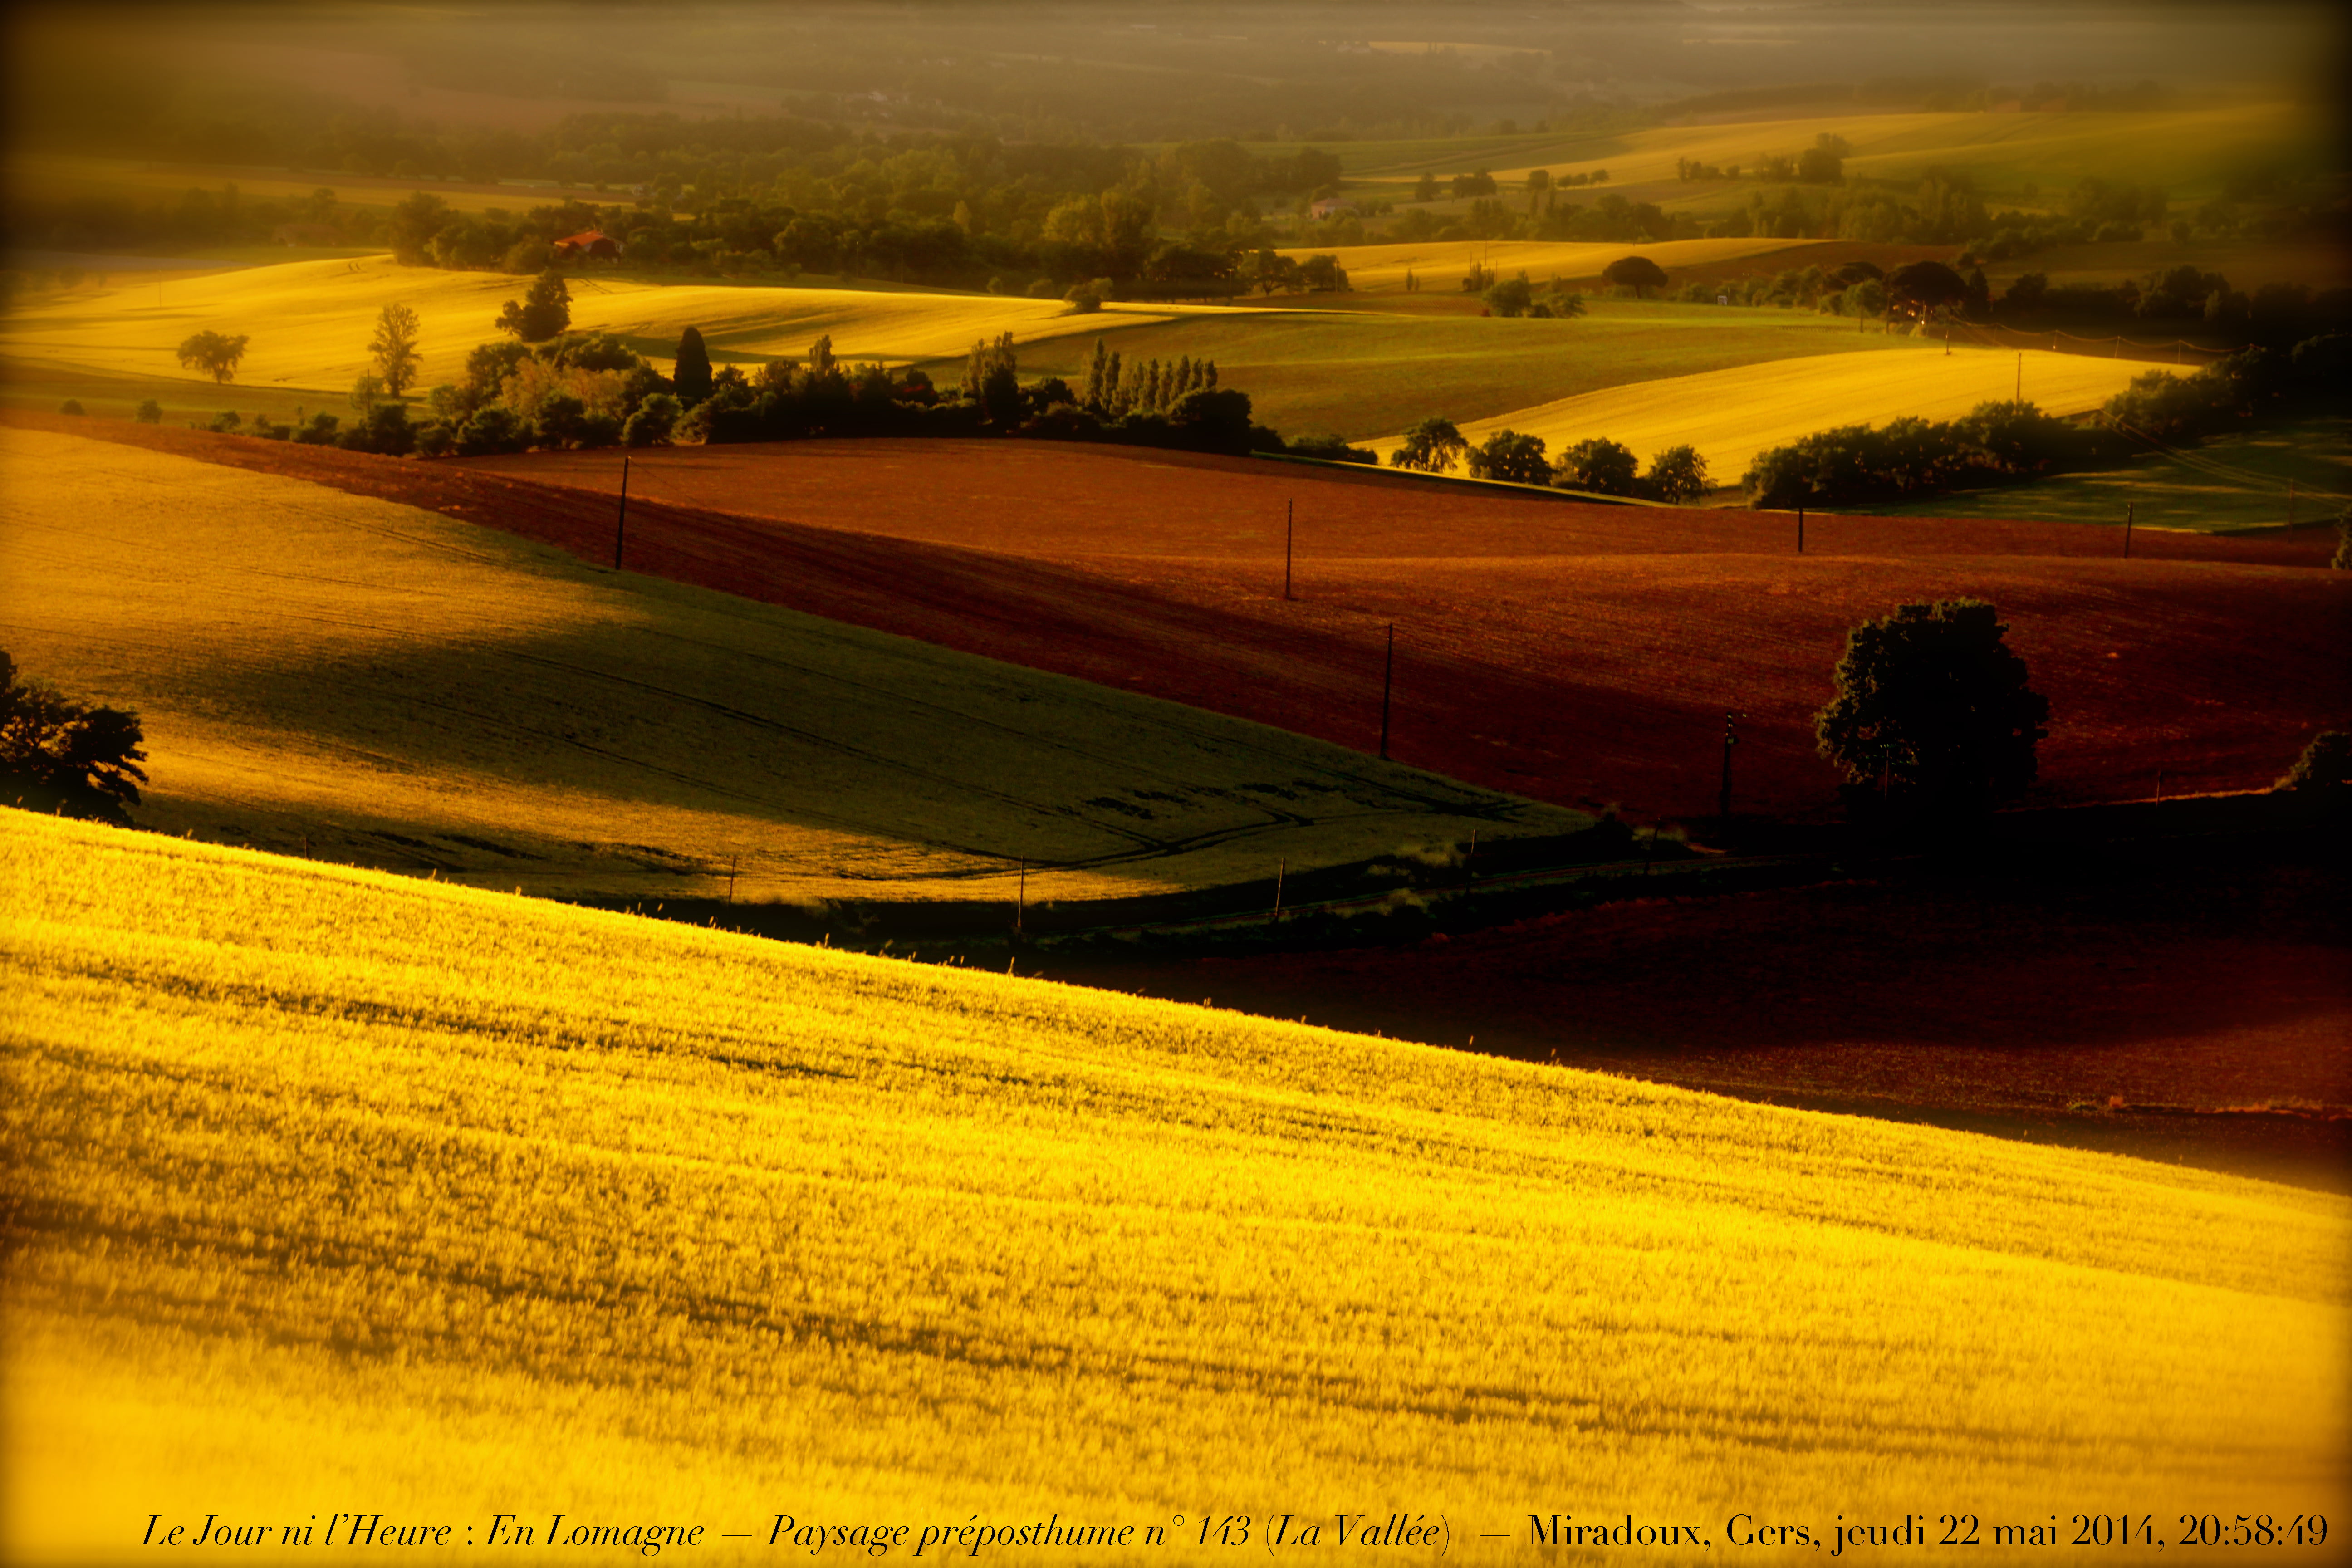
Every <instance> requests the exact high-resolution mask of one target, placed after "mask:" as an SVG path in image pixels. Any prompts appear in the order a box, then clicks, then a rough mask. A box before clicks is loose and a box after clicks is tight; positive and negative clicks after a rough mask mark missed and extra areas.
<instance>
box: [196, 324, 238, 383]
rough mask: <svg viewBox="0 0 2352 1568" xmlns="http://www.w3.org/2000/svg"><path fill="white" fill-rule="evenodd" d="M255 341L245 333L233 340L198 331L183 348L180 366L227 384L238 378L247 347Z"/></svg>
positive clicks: (222, 334)
mask: <svg viewBox="0 0 2352 1568" xmlns="http://www.w3.org/2000/svg"><path fill="white" fill-rule="evenodd" d="M251 341H252V340H251V339H249V338H248V337H247V335H246V334H245V333H243V332H239V333H238V334H237V335H236V337H233V338H232V337H229V336H227V335H226V334H225V333H221V332H198V333H196V334H194V336H193V337H191V338H189V339H188V341H187V342H184V343H182V344H181V345H180V363H182V364H184V365H186V366H187V367H188V368H189V369H190V370H200V371H203V372H204V373H205V374H206V375H209V376H211V377H212V378H213V380H214V381H215V383H217V384H223V385H226V384H227V383H228V382H230V381H232V380H234V379H235V378H236V362H237V361H239V360H241V359H243V358H244V357H245V345H246V344H247V342H251Z"/></svg>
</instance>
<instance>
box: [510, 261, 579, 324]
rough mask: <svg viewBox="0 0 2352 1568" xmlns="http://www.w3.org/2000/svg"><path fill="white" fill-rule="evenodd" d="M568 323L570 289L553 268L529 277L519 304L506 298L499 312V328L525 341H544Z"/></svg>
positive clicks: (570, 303)
mask: <svg viewBox="0 0 2352 1568" xmlns="http://www.w3.org/2000/svg"><path fill="white" fill-rule="evenodd" d="M571 324H572V289H571V288H570V287H569V286H568V285H566V284H565V282H564V281H563V274H562V273H561V272H558V271H556V270H555V268H552V267H551V268H548V269H547V270H546V271H544V272H542V273H541V274H540V275H539V276H538V277H537V278H534V279H531V284H530V292H529V293H527V294H525V295H524V296H523V297H522V302H521V303H520V304H518V303H516V302H515V301H514V300H508V301H507V308H506V309H505V310H502V311H500V312H499V331H502V332H512V333H513V334H514V335H515V336H516V337H518V338H520V339H521V340H522V341H523V342H527V343H543V342H546V341H547V340H548V339H550V338H551V337H553V336H555V335H556V334H557V333H558V332H561V331H563V329H564V328H566V327H568V326H570V325H571Z"/></svg>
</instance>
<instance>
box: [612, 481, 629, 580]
mask: <svg viewBox="0 0 2352 1568" xmlns="http://www.w3.org/2000/svg"><path fill="white" fill-rule="evenodd" d="M628 528H629V459H628V458H625V457H624V458H622V459H621V515H620V516H619V517H617V518H615V519H614V520H613V570H614V571H615V572H618V571H619V570H620V569H621V539H622V536H623V535H624V534H625V533H626V532H627V531H628Z"/></svg>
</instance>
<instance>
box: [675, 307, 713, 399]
mask: <svg viewBox="0 0 2352 1568" xmlns="http://www.w3.org/2000/svg"><path fill="white" fill-rule="evenodd" d="M670 380H671V381H672V382H673V383H674V384H676V385H677V400H678V401H679V402H680V403H683V404H685V405H687V406H688V408H691V407H693V406H694V405H696V404H698V403H699V402H701V401H702V400H703V399H704V398H706V397H709V395H710V353H709V351H708V350H707V349H705V348H704V347H703V346H702V330H701V329H700V328H699V327H688V328H687V329H686V331H683V332H680V333H679V334H678V336H677V363H676V364H675V365H674V366H673V367H671V371H670Z"/></svg>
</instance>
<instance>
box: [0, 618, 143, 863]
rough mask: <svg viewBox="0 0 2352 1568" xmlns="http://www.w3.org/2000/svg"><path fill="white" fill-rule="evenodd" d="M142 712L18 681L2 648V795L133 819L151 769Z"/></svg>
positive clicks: (74, 812) (36, 806)
mask: <svg viewBox="0 0 2352 1568" xmlns="http://www.w3.org/2000/svg"><path fill="white" fill-rule="evenodd" d="M141 740H142V737H141V735H140V733H139V715H138V714H136V713H127V712H124V711H122V710H120V709H115V708H92V707H89V706H88V705H86V704H84V703H80V702H76V701H73V700H70V699H68V698H65V697H61V696H59V695H58V693H56V692H55V691H52V690H50V689H48V688H47V687H45V686H32V685H26V684H20V683H19V682H18V681H17V679H16V660H14V659H12V658H9V657H8V654H7V652H6V650H5V649H0V801H5V803H6V804H7V805H16V806H21V807H23V808H25V809H26V810H28V811H56V812H63V813H64V814H66V815H67V816H87V817H95V818H96V819H98V820H99V821H101V822H111V823H113V824H115V825H116V826H121V827H128V826H131V814H130V812H129V811H128V810H127V809H126V808H128V807H130V806H133V805H138V804H139V785H140V784H145V783H146V782H147V775H146V773H143V772H142V771H141V769H140V767H139V764H140V763H143V762H145V761H146V760H147V753H146V752H143V751H142V750H140V742H141Z"/></svg>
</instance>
